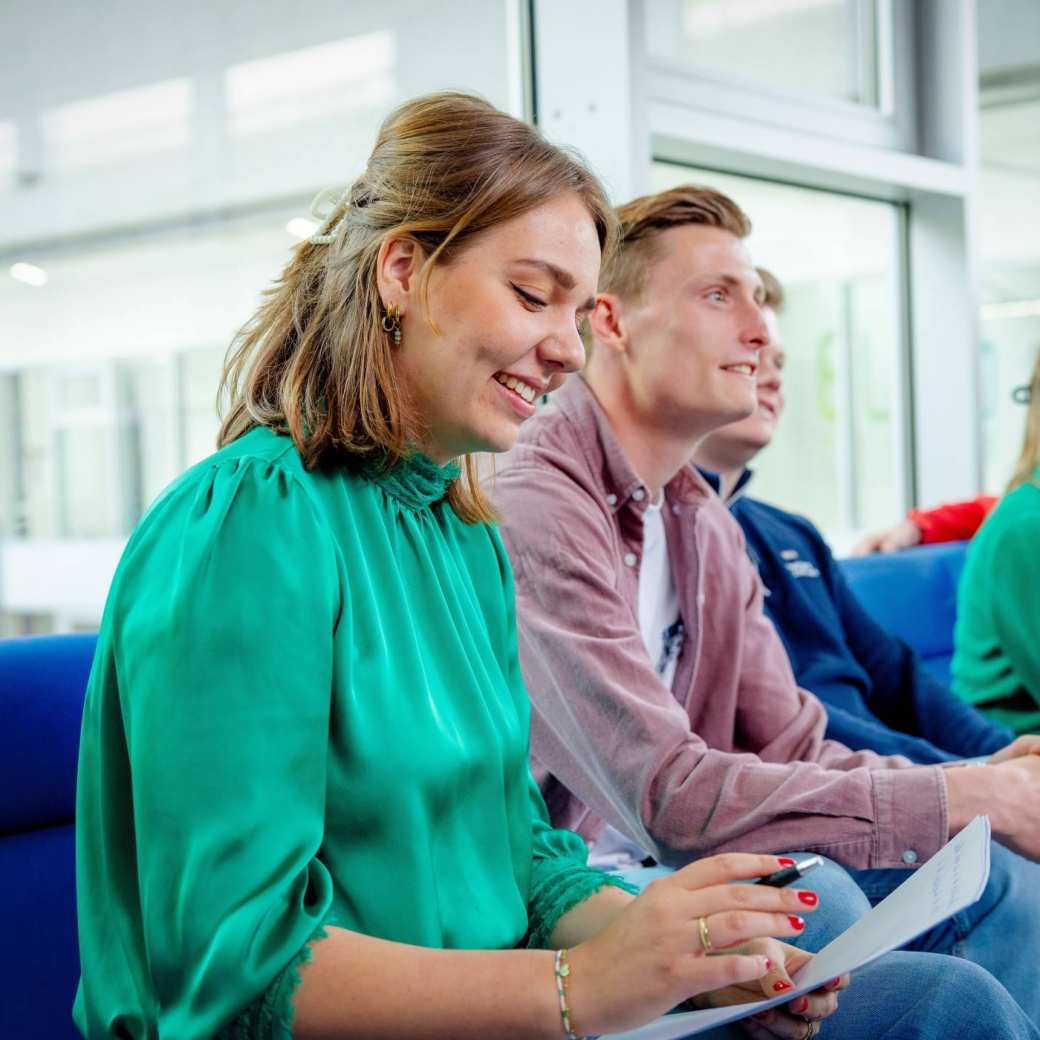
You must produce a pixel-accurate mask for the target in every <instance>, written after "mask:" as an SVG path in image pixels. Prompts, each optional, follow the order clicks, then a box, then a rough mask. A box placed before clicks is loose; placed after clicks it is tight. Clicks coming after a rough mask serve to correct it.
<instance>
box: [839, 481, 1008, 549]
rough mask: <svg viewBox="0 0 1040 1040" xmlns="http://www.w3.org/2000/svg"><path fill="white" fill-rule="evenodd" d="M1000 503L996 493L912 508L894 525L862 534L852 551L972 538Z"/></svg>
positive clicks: (899, 547) (910, 546)
mask: <svg viewBox="0 0 1040 1040" xmlns="http://www.w3.org/2000/svg"><path fill="white" fill-rule="evenodd" d="M996 504H997V496H996V495H978V496H977V497H975V498H969V499H967V500H966V501H963V502H946V503H944V504H943V505H941V506H936V507H935V508H934V509H911V510H910V512H909V513H907V514H906V516H905V517H904V518H903V519H902V520H900V521H899V523H898V524H896V525H895V526H894V527H889V528H888V529H887V530H884V531H875V532H874V533H873V534H868V535H867V536H866V537H864V538H861V539H860V540H859V541H858V542H857V543H856V544H855V545H854V546H853V547H852V551H851V552H850V554H849V555H851V556H869V555H870V554H871V553H876V552H882V553H890V552H898V551H899V550H900V549H911V548H913V547H914V546H915V545H932V544H934V543H935V542H959V541H962V540H966V539H968V538H971V537H972V536H973V535H974V534H975V532H976V531H977V530H978V529H979V528H980V527H981V526H982V521H983V520H985V519H986V517H987V516H989V514H990V511H991V510H992V509H993V507H994V506H995V505H996Z"/></svg>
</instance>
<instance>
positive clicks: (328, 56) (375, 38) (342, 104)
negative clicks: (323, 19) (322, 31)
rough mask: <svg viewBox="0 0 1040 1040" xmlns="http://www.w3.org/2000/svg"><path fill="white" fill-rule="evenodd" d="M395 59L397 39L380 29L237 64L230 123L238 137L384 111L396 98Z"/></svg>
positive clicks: (228, 83) (229, 96) (230, 77)
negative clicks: (353, 113)
mask: <svg viewBox="0 0 1040 1040" xmlns="http://www.w3.org/2000/svg"><path fill="white" fill-rule="evenodd" d="M396 64H397V42H396V38H395V36H394V34H393V33H391V32H388V31H386V30H382V31H379V32H372V33H365V34H364V35H361V36H349V37H346V38H344V39H340V40H333V41H332V42H331V43H323V44H319V45H318V46H316V47H305V48H304V49H302V50H296V51H287V52H284V53H281V54H275V55H272V56H270V57H267V58H259V59H257V60H256V61H248V62H243V63H242V64H240V65H233V66H231V68H230V69H228V71H227V73H226V74H225V98H226V102H227V117H228V127H229V129H230V131H231V133H232V135H233V136H236V137H237V136H242V135H248V134H256V133H267V132H270V131H272V130H277V129H279V128H282V127H290V126H297V125H299V124H301V123H309V122H315V121H322V120H325V121H330V122H337V124H338V121H339V119H340V117H341V116H343V115H344V114H346V113H348V112H363V111H365V110H368V109H375V110H377V111H381V110H382V109H383V108H385V107H386V106H387V105H388V104H389V103H390V101H391V100H392V99H393V97H394V69H395V67H396Z"/></svg>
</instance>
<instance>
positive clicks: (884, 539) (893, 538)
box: [849, 518, 921, 556]
mask: <svg viewBox="0 0 1040 1040" xmlns="http://www.w3.org/2000/svg"><path fill="white" fill-rule="evenodd" d="M920 543H921V528H919V527H918V526H917V524H915V523H914V522H913V520H907V519H905V518H904V519H903V520H900V521H899V523H898V524H896V525H895V526H894V527H890V528H888V530H887V531H875V532H874V533H873V534H868V535H866V536H865V537H863V538H861V539H860V540H859V541H858V542H857V543H856V544H855V545H854V546H853V547H852V548H851V549H850V550H849V555H850V556H870V555H871V553H891V552H898V551H899V550H900V549H912V548H913V547H914V546H915V545H919V544H920Z"/></svg>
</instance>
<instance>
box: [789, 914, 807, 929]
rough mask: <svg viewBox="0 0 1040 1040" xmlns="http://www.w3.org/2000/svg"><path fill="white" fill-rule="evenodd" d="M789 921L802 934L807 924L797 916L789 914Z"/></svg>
mask: <svg viewBox="0 0 1040 1040" xmlns="http://www.w3.org/2000/svg"><path fill="white" fill-rule="evenodd" d="M787 920H788V922H789V923H790V925H791V927H792V928H794V929H795V930H796V931H799V932H800V931H801V930H802V929H803V928H804V927H805V922H804V921H803V920H802V919H801V918H800V917H798V916H797V915H796V914H788V915H787Z"/></svg>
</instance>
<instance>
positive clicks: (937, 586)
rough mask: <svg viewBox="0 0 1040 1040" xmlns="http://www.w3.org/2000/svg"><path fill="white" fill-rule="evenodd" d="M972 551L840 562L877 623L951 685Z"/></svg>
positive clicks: (957, 548)
mask: <svg viewBox="0 0 1040 1040" xmlns="http://www.w3.org/2000/svg"><path fill="white" fill-rule="evenodd" d="M967 551H968V543H967V542H948V543H946V544H944V545H924V546H920V547H919V548H916V549H908V550H906V551H904V552H899V553H891V554H887V553H886V554H878V555H875V556H863V557H859V558H857V559H850V560H841V561H840V566H841V569H842V571H843V572H844V574H845V577H846V578H847V579H848V582H849V584H850V585H851V586H852V588H853V590H854V591H855V593H856V595H857V596H858V597H859V600H860V602H861V603H862V604H863V606H864V607H866V609H867V610H868V611H869V612H870V614H871V615H872V616H873V617H874V619H875V620H876V621H877V622H878V623H879V624H880V625H881V626H882V627H883V628H886V629H888V631H890V632H892V633H893V634H895V635H897V636H899V637H900V638H901V639H904V640H905V641H906V642H908V643H909V644H910V645H911V646H912V647H913V648H914V649H915V650H916V651H917V652H918V654H920V655H921V659H922V660H923V661H924V663H925V665H926V667H928V668H929V669H930V670H931V671H932V672H934V673H935V674H936V675H937V676H938V677H939V678H940V679H942V680H943V682H945V683H949V681H950V661H951V659H952V658H953V623H954V620H955V619H956V616H957V583H958V582H959V581H960V577H961V571H962V570H964V559H965V556H966V554H967Z"/></svg>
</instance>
